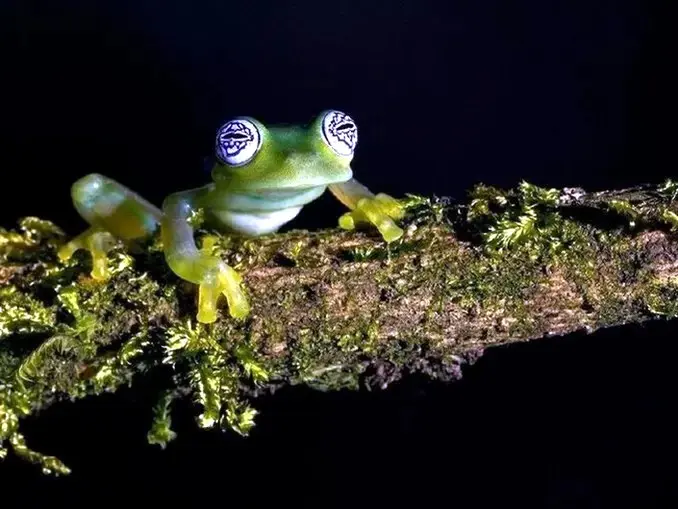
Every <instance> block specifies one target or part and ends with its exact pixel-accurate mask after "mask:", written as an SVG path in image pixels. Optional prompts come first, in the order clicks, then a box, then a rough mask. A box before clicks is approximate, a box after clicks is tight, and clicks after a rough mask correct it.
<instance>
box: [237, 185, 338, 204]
mask: <svg viewBox="0 0 678 509" xmlns="http://www.w3.org/2000/svg"><path fill="white" fill-rule="evenodd" d="M324 187H325V186H296V187H275V188H270V189H259V190H256V191H248V192H247V195H248V196H251V197H252V198H260V199H266V200H273V201H279V200H289V199H291V198H297V197H300V196H303V195H305V194H314V193H317V192H318V191H319V190H320V188H324Z"/></svg>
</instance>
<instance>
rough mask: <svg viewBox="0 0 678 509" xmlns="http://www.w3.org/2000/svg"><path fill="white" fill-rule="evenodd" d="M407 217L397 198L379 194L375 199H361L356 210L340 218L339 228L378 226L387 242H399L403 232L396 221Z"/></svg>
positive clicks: (351, 228) (350, 228)
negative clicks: (362, 224) (359, 225)
mask: <svg viewBox="0 0 678 509" xmlns="http://www.w3.org/2000/svg"><path fill="white" fill-rule="evenodd" d="M404 216H405V208H404V207H403V205H402V204H400V202H398V200H396V199H395V198H393V197H391V196H389V195H387V194H384V193H379V194H377V195H376V196H375V197H374V198H370V197H364V198H360V199H359V200H358V201H357V203H356V207H355V209H353V210H351V211H350V212H347V213H345V214H344V215H342V216H341V217H340V218H339V226H340V227H341V228H343V229H345V230H353V229H355V228H356V226H357V225H358V224H361V223H370V224H373V225H374V226H376V228H377V229H378V230H379V232H380V233H381V235H382V237H383V238H384V240H385V241H386V242H393V241H394V240H398V239H399V238H400V237H401V236H402V235H403V230H402V228H400V227H399V226H398V225H397V224H396V223H395V221H394V219H395V220H398V219H402V218H403V217H404Z"/></svg>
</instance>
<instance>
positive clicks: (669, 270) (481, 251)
mask: <svg viewBox="0 0 678 509" xmlns="http://www.w3.org/2000/svg"><path fill="white" fill-rule="evenodd" d="M677 195H678V184H676V183H674V182H672V181H667V182H665V183H663V184H661V185H659V186H656V185H655V186H653V185H646V186H639V187H636V188H633V189H626V190H615V191H603V192H598V193H586V192H584V191H583V190H580V189H563V190H555V189H542V188H539V187H536V186H534V185H531V184H528V183H524V182H523V183H521V184H520V185H519V186H518V187H517V188H516V189H513V190H499V189H496V188H492V187H488V186H482V185H480V186H477V187H476V188H474V189H473V190H472V191H471V192H470V194H469V197H468V200H465V201H463V202H459V203H454V202H452V201H451V200H448V199H437V198H431V199H428V198H423V197H416V196H411V197H409V198H408V199H407V200H406V201H407V211H408V212H407V216H406V218H405V219H404V221H403V227H404V229H405V235H404V236H403V237H402V238H401V239H399V240H398V241H396V242H393V243H392V244H390V245H386V244H385V243H384V242H383V241H382V240H381V239H380V238H379V236H378V235H375V234H374V233H373V232H372V231H370V230H365V231H360V232H351V231H343V230H339V229H329V230H325V231H318V232H307V231H290V232H287V233H281V234H277V235H269V236H265V237H261V238H257V239H243V238H233V237H222V236H220V235H219V234H218V233H215V232H210V231H207V230H204V229H200V230H199V231H198V234H197V236H198V237H199V238H200V239H201V241H202V242H203V243H204V244H205V243H206V244H207V245H210V246H211V249H212V250H214V252H215V253H217V254H218V255H219V256H221V257H223V258H224V259H225V260H226V261H227V263H229V264H230V265H232V266H234V267H235V268H236V269H237V270H239V271H240V273H241V274H242V275H243V276H244V281H245V288H246V291H247V293H248V295H249V298H250V301H251V303H252V312H251V315H250V316H249V317H248V318H247V319H245V320H242V321H237V320H234V319H231V318H230V317H229V315H228V311H227V310H226V309H223V310H222V315H221V318H220V319H219V320H218V321H217V322H216V323H215V324H212V325H203V324H196V323H195V321H194V316H195V298H196V295H195V294H196V292H195V288H194V287H193V286H192V285H189V284H185V283H184V282H182V281H180V280H178V279H177V278H176V277H175V276H174V275H173V274H172V273H171V272H170V271H169V270H168V268H167V266H166V264H165V263H164V258H163V255H162V251H161V246H160V244H159V239H158V236H155V237H154V238H152V239H149V241H148V242H147V244H146V245H143V246H136V249H131V248H128V247H126V246H123V245H122V244H121V245H119V246H117V247H116V248H115V249H114V250H113V251H112V252H111V253H109V263H110V264H111V266H112V273H113V277H112V278H111V279H110V280H109V281H108V282H106V283H100V282H96V281H95V280H93V279H92V278H90V277H89V271H90V269H91V265H90V260H89V259H88V257H87V255H86V254H85V253H79V254H77V255H76V256H75V257H74V258H73V259H72V260H71V261H70V262H69V263H68V264H63V263H61V262H59V260H58V258H57V257H56V250H57V248H58V246H59V245H61V243H63V242H64V241H65V240H67V239H66V237H65V235H64V233H63V232H62V231H61V230H60V229H59V228H58V227H57V226H55V225H54V224H52V223H50V222H47V221H44V220H40V219H37V218H25V219H22V220H21V221H20V223H19V228H18V229H17V230H0V458H2V457H4V456H6V454H7V451H8V449H7V447H10V448H11V449H13V450H14V451H15V453H17V454H18V455H20V456H22V457H24V458H25V459H27V460H29V461H32V462H35V463H37V464H39V465H40V466H41V467H42V468H43V470H44V471H45V472H48V473H57V474H58V473H68V472H69V469H68V467H67V466H66V465H64V464H63V463H61V462H60V461H59V460H58V459H56V458H54V457H51V456H46V455H42V454H39V453H37V452H34V451H31V450H30V449H29V448H28V447H27V446H26V444H25V440H24V437H23V435H22V434H21V433H20V430H19V422H20V420H21V418H23V417H26V416H28V415H30V414H33V413H35V412H37V411H39V410H40V409H42V408H45V407H46V406H48V405H51V404H55V403H57V402H60V401H62V400H75V399H78V398H82V397H84V396H86V395H91V394H99V393H102V392H104V391H115V390H116V389H117V388H118V387H120V386H122V385H129V384H132V383H133V382H134V381H135V380H137V379H138V377H142V376H145V375H146V374H148V373H150V372H153V373H154V375H158V376H159V377H160V378H161V379H164V380H165V382H166V386H165V387H161V388H159V390H158V403H157V405H156V407H155V409H154V415H155V420H154V422H150V423H148V429H149V432H148V441H149V443H151V444H157V445H159V446H161V447H165V446H166V445H167V444H168V443H169V442H171V440H172V439H173V438H174V437H175V433H174V431H172V429H171V411H172V403H173V401H174V400H176V399H178V398H189V399H190V400H192V401H194V402H195V404H196V420H197V423H198V425H200V426H201V427H204V428H217V429H223V430H227V431H235V432H237V433H240V434H243V435H246V434H247V433H248V431H249V430H250V429H251V428H252V426H254V425H255V419H256V415H257V411H256V410H255V408H254V407H255V400H256V397H257V395H259V394H261V393H262V392H263V391H270V390H271V389H275V388H277V387H280V386H282V385H286V384H297V383H304V384H308V385H311V386H313V387H317V388H321V389H323V390H336V389H339V388H346V387H349V388H357V387H360V386H362V385H369V386H374V387H381V388H384V387H386V386H388V385H389V383H391V382H392V381H394V380H396V379H397V378H398V377H400V376H402V375H403V374H405V373H409V372H423V373H425V374H427V375H429V376H431V377H434V378H437V379H441V380H454V379H457V378H459V376H460V374H461V368H462V367H463V365H464V364H466V363H469V362H473V360H475V359H476V358H477V357H478V355H479V354H480V353H481V352H482V351H483V350H484V349H486V348H488V347H492V346H496V345H501V344H506V343H510V342H516V341H527V340H531V339H536V338H540V337H546V336H553V335H563V334H567V333H571V332H573V331H577V330H580V329H586V330H589V331H593V330H595V329H598V328H601V327H609V326H614V325H621V324H625V323H630V322H638V321H643V320H648V319H657V318H667V317H668V318H672V317H674V316H676V314H677V313H678V301H677V300H676V296H677V295H678V239H677V237H676V235H675V233H674V230H675V229H677V228H678V210H676V209H677V206H676V201H675V199H676V196H677ZM60 404H68V403H66V402H64V403H60Z"/></svg>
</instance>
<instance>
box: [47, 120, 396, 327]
mask: <svg viewBox="0 0 678 509" xmlns="http://www.w3.org/2000/svg"><path fill="white" fill-rule="evenodd" d="M357 143H358V128H357V126H356V123H355V122H354V121H353V119H352V118H351V117H350V116H348V115H347V114H346V113H344V112H341V111H337V110H326V111H323V112H322V113H321V114H320V115H318V116H317V117H316V118H315V119H314V120H313V121H312V122H311V123H310V124H308V125H303V126H297V125H293V126H287V125H286V126H266V125H264V124H263V123H261V122H259V121H258V120H256V119H254V118H251V117H237V118H233V119H232V120H229V121H228V122H226V123H225V124H223V125H222V126H221V127H220V128H219V129H218V131H217V133H216V142H215V156H216V158H215V160H216V162H215V164H214V166H213V167H212V170H211V176H212V181H211V182H210V183H208V184H206V185H205V186H203V187H199V188H195V189H189V190H185V191H180V192H176V193H174V194H170V195H169V196H168V197H167V198H165V200H164V201H163V204H162V208H160V209H159V208H157V207H156V206H154V205H153V204H151V203H150V202H148V201H147V200H145V199H144V198H143V197H141V196H139V195H138V194H137V193H135V192H134V191H132V190H130V189H128V188H127V187H125V186H123V185H122V184H120V183H118V182H116V181H114V180H112V179H110V178H108V177H106V176H103V175H100V174H96V173H93V174H89V175H86V176H84V177H82V178H80V179H79V180H77V181H76V182H75V183H74V184H73V185H72V188H71V197H72V200H73V204H74V206H75V208H76V210H77V211H78V213H79V214H80V216H82V218H83V219H84V220H85V221H86V222H87V223H88V225H89V228H88V229H86V230H85V231H84V232H83V233H81V234H80V235H78V236H77V237H75V238H73V239H72V240H70V241H69V242H67V243H65V244H64V245H62V246H61V247H60V249H59V251H58V256H59V258H60V259H62V260H64V261H66V260H68V259H69V258H70V257H71V256H72V255H73V253H74V252H75V251H77V250H78V249H86V250H87V251H89V252H90V254H91V256H92V272H91V275H92V277H93V278H94V279H98V280H106V279H107V278H108V277H109V271H108V266H107V258H106V256H107V252H108V250H109V249H110V246H112V245H113V243H112V241H113V240H114V239H119V240H121V241H123V242H133V241H134V240H135V239H139V238H141V237H145V236H148V235H151V234H153V233H154V232H155V231H156V229H157V228H158V227H159V228H160V232H161V240H162V246H163V252H164V255H165V260H166V262H167V264H168V266H169V268H170V269H171V270H172V271H173V272H174V273H175V274H176V275H177V276H178V277H179V278H182V279H184V280H186V281H189V282H191V283H194V284H196V285H198V310H197V319H198V321H199V322H202V323H212V322H214V321H215V320H216V319H217V317H218V312H217V302H218V299H219V297H220V296H221V295H223V296H225V298H226V299H227V303H228V307H229V312H230V315H231V316H232V317H234V318H244V317H246V316H247V315H248V314H249V311H250V307H249V302H248V299H247V297H246V295H245V294H244V292H243V289H242V288H241V283H242V278H241V276H240V274H239V273H238V272H237V271H236V270H235V269H234V268H232V267H230V266H229V265H227V264H226V263H225V262H224V261H222V260H221V259H220V258H218V257H216V256H212V255H209V254H208V253H206V252H205V251H203V250H201V249H199V248H198V247H197V246H196V243H195V240H194V227H193V226H192V223H191V218H192V217H193V214H194V213H197V212H199V211H202V213H203V216H204V217H205V218H206V219H208V220H209V221H210V222H211V223H212V224H214V226H215V227H216V229H217V230H220V231H224V232H231V233H235V234H240V235H245V236H257V235H263V234H269V233H275V232H277V231H278V229H279V228H280V227H281V226H283V225H284V224H285V223H287V222H289V221H290V220H292V219H293V218H295V217H296V216H297V215H298V214H299V212H300V211H301V209H302V207H303V206H304V205H306V204H308V203H310V202H311V201H313V200H315V199H316V198H318V197H319V196H320V195H322V194H323V193H324V192H325V190H326V189H329V190H330V192H331V193H332V194H333V195H334V196H335V197H336V198H337V199H338V200H339V201H340V202H341V203H342V204H343V205H345V206H346V207H347V208H348V209H349V211H348V212H346V213H345V214H344V215H342V216H341V217H340V218H339V226H340V227H341V228H344V229H347V230H351V229H354V228H355V227H356V225H358V224H360V223H363V224H371V225H373V226H375V227H376V228H377V229H378V231H379V232H380V233H381V235H382V237H383V239H384V240H385V241H386V242H392V241H394V240H396V239H398V238H399V237H400V236H401V235H402V234H403V230H402V229H401V228H400V227H398V226H397V224H396V221H397V220H398V219H401V218H402V217H403V215H404V209H403V206H402V205H401V203H400V202H399V201H398V200H396V199H395V198H392V197H391V196H389V195H387V194H384V193H380V194H376V195H375V194H373V193H372V192H371V191H370V190H369V189H368V188H367V187H365V186H364V185H362V184H361V183H360V182H358V181H357V180H356V179H355V178H354V177H353V172H352V169H351V161H352V160H353V155H354V151H355V149H356V145H357Z"/></svg>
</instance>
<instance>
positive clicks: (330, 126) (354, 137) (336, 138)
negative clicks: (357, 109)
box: [322, 110, 358, 156]
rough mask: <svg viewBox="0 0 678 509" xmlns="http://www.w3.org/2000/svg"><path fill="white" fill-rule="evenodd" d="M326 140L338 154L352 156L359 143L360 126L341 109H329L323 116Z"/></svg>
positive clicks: (323, 129)
mask: <svg viewBox="0 0 678 509" xmlns="http://www.w3.org/2000/svg"><path fill="white" fill-rule="evenodd" d="M322 131H323V136H324V137H325V141H326V142H327V144H328V145H329V146H330V148H331V149H332V150H334V151H335V152H336V153H337V154H339V155H342V156H350V155H352V154H353V151H354V150H355V147H356V145H357V144H358V127H357V126H356V125H355V122H354V121H353V119H352V118H351V117H349V116H348V115H347V114H346V113H343V112H341V111H336V110H332V111H328V112H327V113H326V114H325V116H324V117H323V121H322Z"/></svg>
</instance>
